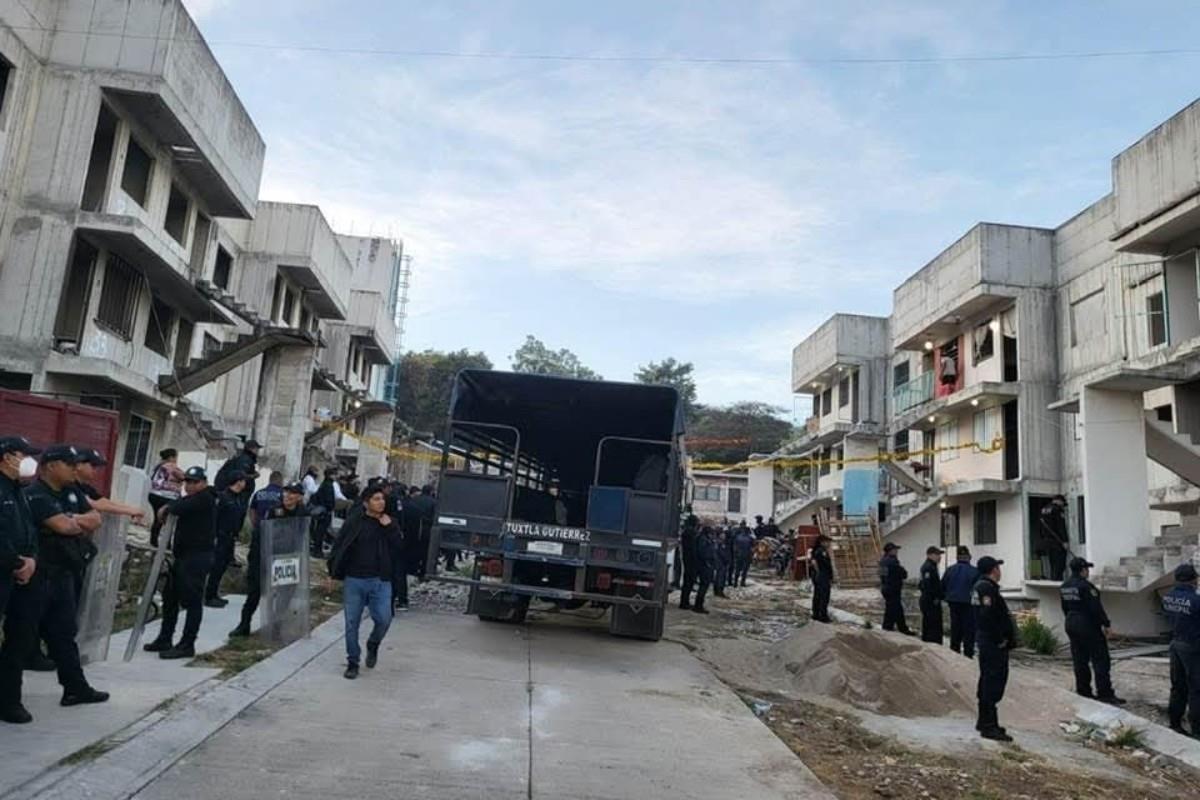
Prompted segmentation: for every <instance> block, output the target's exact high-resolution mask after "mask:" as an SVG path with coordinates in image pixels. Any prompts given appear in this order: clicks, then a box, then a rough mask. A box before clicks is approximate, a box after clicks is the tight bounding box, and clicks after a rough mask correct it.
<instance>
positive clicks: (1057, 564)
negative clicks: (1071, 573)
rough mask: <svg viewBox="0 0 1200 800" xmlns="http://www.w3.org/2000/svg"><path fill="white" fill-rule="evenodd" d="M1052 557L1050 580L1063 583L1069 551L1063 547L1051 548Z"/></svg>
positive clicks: (1050, 555) (1050, 554)
mask: <svg viewBox="0 0 1200 800" xmlns="http://www.w3.org/2000/svg"><path fill="white" fill-rule="evenodd" d="M1048 555H1049V557H1050V580H1052V581H1061V580H1062V579H1063V573H1064V572H1066V570H1067V551H1066V550H1063V549H1062V548H1061V547H1054V548H1051V550H1050V552H1049V554H1048Z"/></svg>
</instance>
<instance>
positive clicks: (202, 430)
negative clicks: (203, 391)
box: [179, 397, 237, 447]
mask: <svg viewBox="0 0 1200 800" xmlns="http://www.w3.org/2000/svg"><path fill="white" fill-rule="evenodd" d="M179 402H180V404H181V405H182V406H183V407H184V414H185V415H186V417H187V419H188V421H189V422H190V423H191V425H192V427H193V428H195V430H196V431H197V432H198V433H199V434H200V436H201V437H202V438H203V439H204V441H205V442H207V443H208V444H209V445H212V446H214V447H221V446H224V445H225V444H227V443H228V442H230V441H235V440H236V439H237V437H236V436H235V435H233V434H231V433H229V432H228V431H226V430H225V429H224V427H223V426H224V425H225V423H224V422H222V421H221V420H220V419H219V418H218V417H217V416H216V415H215V414H213V412H211V411H209V410H208V409H206V408H204V407H203V406H201V405H199V404H198V403H194V402H192V401H191V400H188V399H187V398H186V397H185V398H182V399H181V400H180V401H179Z"/></svg>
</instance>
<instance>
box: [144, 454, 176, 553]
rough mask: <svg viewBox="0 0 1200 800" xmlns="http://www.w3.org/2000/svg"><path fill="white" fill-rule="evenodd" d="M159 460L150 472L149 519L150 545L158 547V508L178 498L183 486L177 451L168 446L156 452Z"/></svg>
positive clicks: (159, 528)
mask: <svg viewBox="0 0 1200 800" xmlns="http://www.w3.org/2000/svg"><path fill="white" fill-rule="evenodd" d="M158 458H159V461H158V463H157V464H156V465H155V466H154V469H153V470H152V471H151V472H150V496H149V500H150V510H151V513H152V514H153V518H152V519H151V521H150V546H151V547H158V532H159V531H160V530H162V522H161V521H160V518H159V516H158V510H159V509H160V508H162V507H163V506H165V505H167V504H168V503H172V502H174V501H175V500H178V499H179V493H180V490H181V489H182V488H183V470H181V469H180V468H179V464H178V463H177V462H178V460H179V451H178V450H176V449H175V448H174V447H168V448H167V449H166V450H162V451H160V452H159V454H158Z"/></svg>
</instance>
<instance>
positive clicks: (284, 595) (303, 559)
mask: <svg viewBox="0 0 1200 800" xmlns="http://www.w3.org/2000/svg"><path fill="white" fill-rule="evenodd" d="M308 527H309V518H308V517H289V518H285V519H268V520H264V521H263V523H262V528H261V532H260V534H259V535H260V536H261V537H262V538H261V545H262V564H261V567H260V569H261V570H262V571H261V574H260V579H261V581H262V584H261V585H262V604H261V605H260V606H259V613H260V614H261V624H260V626H259V635H261V636H262V638H264V639H266V640H267V641H270V642H276V643H279V644H289V643H291V642H294V641H296V640H297V639H301V638H303V637H306V636H308V633H309V616H308V607H309V588H308Z"/></svg>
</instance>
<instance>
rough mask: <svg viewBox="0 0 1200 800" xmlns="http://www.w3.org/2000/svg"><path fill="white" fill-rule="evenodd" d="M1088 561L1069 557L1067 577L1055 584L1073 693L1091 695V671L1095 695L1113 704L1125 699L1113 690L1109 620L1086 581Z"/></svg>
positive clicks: (1097, 594) (1088, 568) (1089, 566)
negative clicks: (1072, 669)
mask: <svg viewBox="0 0 1200 800" xmlns="http://www.w3.org/2000/svg"><path fill="white" fill-rule="evenodd" d="M1092 566H1093V565H1092V563H1091V562H1089V561H1088V560H1087V559H1083V558H1073V559H1071V564H1070V567H1071V577H1069V578H1067V579H1066V580H1065V581H1063V584H1062V586H1060V587H1059V593H1060V594H1061V595H1062V610H1063V614H1065V615H1066V624H1065V625H1064V627H1065V628H1066V631H1067V637H1068V638H1069V639H1070V640H1071V661H1072V663H1074V665H1075V692H1076V693H1077V694H1079V695H1081V696H1083V697H1092V696H1093V695H1092V672H1093V671H1095V673H1096V694H1095V698H1096V699H1097V700H1101V701H1103V702H1105V703H1111V704H1112V705H1115V706H1123V705H1125V701H1124V700H1122V699H1121V698H1119V697H1117V695H1116V694H1115V693H1114V692H1113V685H1112V678H1111V677H1110V674H1109V669H1110V664H1111V661H1110V659H1109V656H1108V639H1107V637H1108V632H1109V629H1110V628H1111V627H1112V623H1111V622H1109V620H1108V615H1107V614H1105V613H1104V605H1103V604H1102V603H1101V602H1100V590H1099V589H1097V588H1096V587H1095V586H1093V585H1092V582H1091V581H1089V580H1088V577H1089V575H1090V574H1091V572H1090V570H1091V568H1092Z"/></svg>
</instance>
